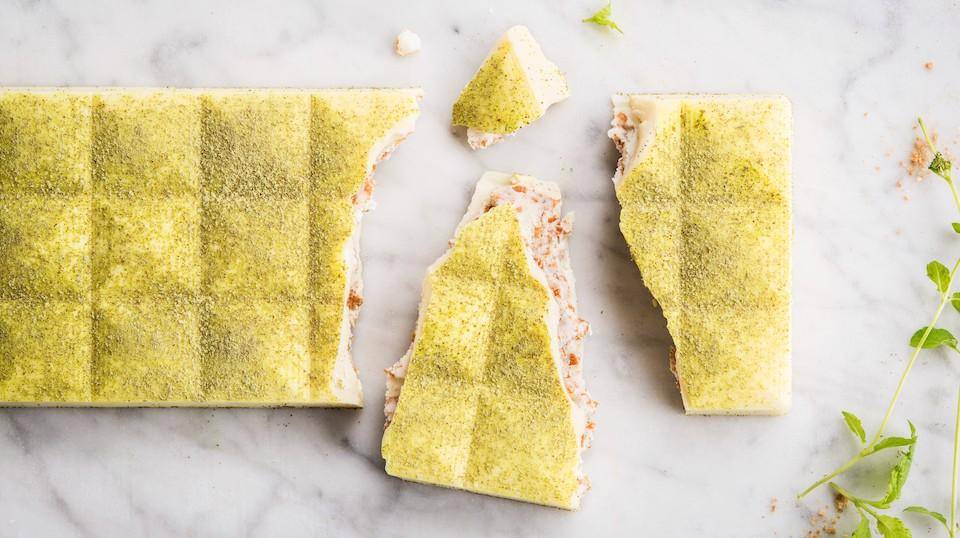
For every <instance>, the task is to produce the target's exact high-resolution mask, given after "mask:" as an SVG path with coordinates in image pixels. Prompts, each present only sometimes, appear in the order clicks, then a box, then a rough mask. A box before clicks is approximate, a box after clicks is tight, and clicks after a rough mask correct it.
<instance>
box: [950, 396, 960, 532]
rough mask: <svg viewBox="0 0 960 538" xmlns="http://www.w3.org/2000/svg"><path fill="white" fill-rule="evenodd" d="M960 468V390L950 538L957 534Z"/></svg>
mask: <svg viewBox="0 0 960 538" xmlns="http://www.w3.org/2000/svg"><path fill="white" fill-rule="evenodd" d="M958 467H960V390H958V391H957V418H956V425H955V426H954V428H953V480H952V482H953V484H952V485H951V487H950V529H949V532H950V538H954V537H955V536H956V532H957V469H958Z"/></svg>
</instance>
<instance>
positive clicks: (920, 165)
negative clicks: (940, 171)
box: [906, 128, 937, 181]
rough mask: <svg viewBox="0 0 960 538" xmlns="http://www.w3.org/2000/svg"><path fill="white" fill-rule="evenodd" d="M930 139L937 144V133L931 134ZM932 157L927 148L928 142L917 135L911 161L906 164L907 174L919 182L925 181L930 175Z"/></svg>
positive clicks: (911, 152)
mask: <svg viewBox="0 0 960 538" xmlns="http://www.w3.org/2000/svg"><path fill="white" fill-rule="evenodd" d="M914 130H916V128H914ZM930 139H931V140H933V143H934V144H936V143H937V133H935V132H931V133H930ZM931 157H933V155H931V154H930V148H929V147H928V146H927V142H926V140H924V139H923V135H920V134H915V135H914V137H913V149H911V151H910V160H909V161H907V164H906V168H907V173H908V174H910V176H911V177H913V178H914V179H916V180H917V181H923V180H924V179H925V178H926V177H927V176H928V175H930V170H929V169H927V166H928V165H929V164H930V159H931Z"/></svg>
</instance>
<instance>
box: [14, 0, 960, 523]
mask: <svg viewBox="0 0 960 538" xmlns="http://www.w3.org/2000/svg"><path fill="white" fill-rule="evenodd" d="M272 4H273V3H272V2H262V3H254V2H233V1H227V0H221V1H217V2H212V3H202V4H201V3H200V2H188V1H177V2H171V1H161V0H144V1H139V2H125V3H121V2H119V1H117V2H108V1H101V2H83V3H81V2H69V1H62V2H47V1H37V0H32V1H31V0H24V1H18V0H3V1H2V2H0V85H25V86H30V85H128V86H129V85H147V86H160V85H164V86H165V85H178V86H314V87H327V86H408V85H422V86H423V87H424V89H425V91H426V98H425V100H424V101H423V115H422V117H421V119H420V121H419V125H418V130H417V132H416V133H415V134H414V136H413V137H411V138H410V139H409V140H408V141H407V142H406V143H405V144H404V145H403V146H402V147H401V148H400V150H399V151H398V152H397V153H396V154H395V155H394V157H393V158H392V159H391V160H390V161H389V162H388V163H386V164H385V165H384V166H382V167H381V169H380V171H379V172H378V175H377V180H378V183H379V186H378V190H377V193H376V198H377V201H378V205H379V207H378V209H377V210H376V211H374V212H372V213H370V214H368V215H367V217H366V220H365V224H364V228H365V229H364V237H363V257H364V263H365V277H366V299H367V300H366V303H365V304H364V307H363V312H362V315H361V321H360V325H359V328H358V330H357V334H356V340H355V347H354V349H355V355H356V360H357V362H358V365H359V367H360V370H361V374H362V378H363V383H364V387H365V389H366V394H367V407H366V408H364V409H363V410H362V411H346V410H342V411H338V410H322V409H314V410H305V409H299V410H285V409H280V410H135V409H130V410H7V411H0V536H71V535H77V536H81V535H90V536H133V535H145V536H192V535H196V536H238V535H251V536H316V535H320V536H373V535H378V536H450V535H461V536H475V535H487V536H497V535H549V536H565V535H570V536H584V535H589V536H626V535H633V536H682V537H687V536H718V537H726V536H805V535H806V533H807V532H808V531H810V530H812V529H813V528H814V527H813V526H811V524H810V523H809V521H808V519H809V517H810V515H811V513H812V512H815V511H816V510H818V509H819V508H820V507H822V506H824V505H825V504H826V503H827V502H828V501H829V499H828V496H827V494H826V493H825V492H823V491H821V492H818V493H817V494H814V495H812V496H811V497H810V498H809V499H807V500H805V501H804V502H803V503H800V504H797V503H795V502H794V501H793V496H794V494H795V493H796V492H797V491H798V490H799V489H800V488H801V487H803V486H805V485H806V484H807V483H809V482H810V481H812V480H813V479H814V478H816V476H817V475H818V474H819V473H820V472H822V471H825V470H827V469H828V468H829V467H831V466H832V465H835V464H837V463H839V462H841V461H842V460H843V459H844V458H845V457H847V456H849V455H850V454H852V453H853V451H854V450H855V447H854V443H853V442H852V440H851V438H850V436H849V435H848V434H847V432H846V431H845V430H844V429H843V425H842V423H841V422H840V420H839V411H840V409H850V410H853V411H856V412H858V413H860V414H861V416H863V417H864V419H865V421H866V422H867V423H868V426H875V425H876V423H877V421H878V420H879V418H880V415H881V414H882V410H883V406H884V405H885V402H886V399H887V398H888V396H889V394H890V393H891V392H892V390H893V387H894V384H895V382H896V377H897V376H898V373H899V371H900V369H901V367H902V365H903V364H904V362H905V359H906V356H907V353H908V351H909V350H908V349H907V347H906V346H905V344H904V342H905V340H906V339H907V337H908V336H909V334H910V333H911V332H912V330H913V329H914V328H916V327H918V326H920V325H922V324H924V323H926V320H927V318H928V317H929V316H930V314H931V312H932V310H933V307H934V301H935V297H934V296H933V295H932V293H931V291H932V290H931V286H930V284H929V283H928V282H927V281H926V278H925V276H924V270H923V267H924V264H925V263H926V262H927V261H928V260H929V259H932V258H943V259H945V261H947V259H953V258H954V257H955V256H957V255H960V248H958V240H957V239H956V237H955V236H953V235H951V232H949V229H948V227H947V225H946V223H948V222H949V221H950V220H960V219H957V218H956V216H955V215H954V214H953V211H954V209H953V207H952V205H951V203H950V200H949V196H948V193H947V190H946V187H945V186H944V185H942V184H941V183H939V182H937V181H934V180H929V181H925V182H922V183H916V182H914V181H912V180H909V181H907V182H906V183H907V185H906V189H905V191H906V192H907V193H908V194H909V196H910V198H911V199H910V200H909V201H905V200H904V199H903V192H901V191H898V190H897V189H896V188H895V182H896V181H897V179H899V178H901V177H903V176H904V174H903V173H902V171H901V170H900V169H899V168H898V167H897V161H898V160H900V159H903V158H905V157H906V156H907V154H908V153H909V148H910V145H911V141H912V132H911V122H912V120H913V118H914V116H915V115H916V114H918V113H922V114H924V115H926V116H927V117H928V118H929V120H930V121H931V123H934V124H935V125H936V127H937V128H938V130H939V131H940V132H941V133H942V136H943V139H945V140H948V141H953V140H955V139H956V138H957V135H958V133H960V131H958V129H957V128H958V126H960V106H958V104H960V40H958V39H957V37H956V29H957V27H958V25H960V9H958V7H957V5H956V3H955V2H914V3H911V5H910V6H907V5H906V3H899V2H893V1H886V2H876V1H867V0H864V1H861V2H836V1H824V0H821V1H810V2H788V1H749V2H747V1H745V2H736V3H734V2H712V1H707V0H704V1H700V2H671V1H662V2H627V1H626V0H620V1H618V2H616V5H615V6H614V9H615V15H616V19H617V20H618V21H619V24H620V25H621V26H622V27H623V28H624V30H625V32H626V34H625V35H624V36H622V37H621V36H617V35H614V34H611V33H608V32H605V31H602V30H598V29H597V28H594V27H591V26H588V25H585V24H581V23H580V22H579V20H580V19H581V18H583V17H585V16H587V15H588V14H589V13H590V12H592V10H594V9H595V8H597V7H599V5H600V4H601V0H578V1H576V2H569V3H563V4H562V5H561V3H559V2H552V1H537V2H523V3H521V2H511V1H507V0H504V1H499V2H490V3H489V5H486V4H487V3H484V2H473V3H465V2H457V3H453V2H450V3H443V4H442V3H440V2H436V3H426V2H423V3H420V2H417V3H409V2H365V3H359V2H324V3H321V2H309V1H306V0H303V1H294V2H287V3H284V4H283V5H272ZM278 4H279V3H278ZM481 4H483V5H481ZM517 23H522V24H526V25H528V26H529V27H530V28H531V30H532V31H533V33H534V35H535V36H536V37H537V38H538V39H539V41H540V42H541V44H542V46H543V48H544V49H545V51H546V52H547V54H548V55H549V56H550V57H551V58H552V59H553V60H554V61H556V62H557V63H558V64H559V65H560V66H561V68H562V69H564V70H565V71H566V72H567V73H568V76H569V82H570V85H571V88H572V91H573V97H572V98H570V99H569V100H568V101H566V102H564V103H562V104H560V105H558V106H556V107H555V108H553V109H552V110H551V111H550V112H549V113H548V114H547V116H546V117H545V118H544V119H543V120H541V121H540V122H539V123H537V124H536V125H534V126H533V127H530V128H528V129H526V130H524V132H523V133H522V134H521V135H520V136H518V137H516V138H515V139H513V140H511V141H509V142H507V143H505V144H502V145H500V146H497V147H494V148H492V149H489V150H486V151H484V152H482V153H473V152H471V151H469V150H468V149H467V148H466V147H465V144H464V143H463V142H462V141H461V139H459V138H457V137H456V136H454V134H452V131H451V128H450V127H449V109H450V105H451V103H452V101H453V99H454V98H455V97H456V95H457V92H458V91H459V89H460V88H461V86H462V85H463V84H464V83H465V82H466V81H467V80H468V78H469V77H470V75H471V74H472V72H473V70H474V69H475V68H476V67H477V65H478V63H479V61H480V60H481V59H482V57H483V55H484V54H485V52H486V50H487V49H488V47H489V46H490V45H491V44H492V43H493V42H494V40H495V39H496V38H497V36H498V35H499V33H500V32H502V31H503V30H505V29H506V28H507V27H508V26H510V25H512V24H517ZM404 27H410V28H412V29H413V30H415V31H416V32H418V33H419V34H420V35H421V37H422V38H423V45H424V49H423V51H422V52H421V53H420V54H418V55H416V56H412V57H408V58H399V57H397V56H395V55H394V54H393V52H392V40H393V38H394V36H395V35H396V34H397V33H398V32H399V31H400V30H401V29H402V28H404ZM926 61H934V62H935V67H934V69H933V70H932V71H927V70H925V69H924V68H923V66H922V65H923V63H924V62H926ZM617 90H635V91H651V92H662V91H682V92H686V91H697V92H699V91H710V92H776V93H784V94H786V95H788V96H789V97H790V98H791V99H792V100H793V104H794V114H795V145H794V160H795V165H794V172H795V177H794V194H795V206H794V207H795V225H796V232H795V240H794V297H795V305H794V311H793V312H794V349H795V352H794V377H795V383H794V390H795V401H794V409H793V411H792V412H791V413H790V414H789V415H788V416H786V417H782V418H702V417H700V418H695V417H685V416H683V415H682V413H681V409H680V401H679V397H678V395H677V393H676V391H675V390H674V387H673V381H672V379H671V376H670V374H669V373H668V371H667V365H666V352H667V348H668V346H669V337H668V335H667V333H666V330H665V327H664V322H663V320H662V318H661V316H660V314H659V312H658V311H657V310H655V309H654V308H653V307H652V306H651V304H650V297H649V294H648V293H647V292H646V291H645V290H644V288H643V285H642V283H641V281H640V276H639V274H638V272H637V270H636V267H635V266H634V265H633V263H632V262H631V261H630V260H629V259H628V256H627V250H626V246H625V244H624V241H623V239H622V237H621V236H620V233H619V231H618V229H617V215H618V207H617V205H616V201H615V199H614V196H613V191H612V184H611V182H610V179H609V178H610V176H611V171H612V169H613V166H614V163H615V159H616V155H615V151H614V149H613V146H612V144H611V143H610V142H609V141H608V140H607V139H606V137H605V134H604V132H605V130H606V125H607V122H608V116H609V105H608V95H609V94H610V93H611V92H614V91H617ZM486 169H500V170H517V171H522V172H526V173H531V174H534V175H537V176H539V177H541V178H544V179H552V180H556V181H558V182H559V183H560V185H561V186H562V188H563V190H564V192H565V195H566V199H567V203H566V207H567V209H568V210H572V211H576V213H577V229H576V231H575V232H574V235H573V240H572V249H573V257H574V260H573V262H574V269H575V271H576V273H577V277H578V280H579V282H578V284H579V293H580V296H581V301H582V308H583V310H584V313H585V317H586V318H587V319H589V320H590V321H591V322H592V323H593V327H594V333H595V334H594V336H593V337H592V338H590V339H589V340H588V342H587V356H586V363H587V381H588V383H589V386H590V389H591V391H592V393H593V394H594V396H595V397H596V398H597V399H598V400H600V401H601V407H600V409H599V412H598V414H597V417H596V420H597V423H598V428H599V429H598V432H597V435H596V439H595V444H594V447H593V449H592V450H590V452H589V453H588V454H587V456H586V470H587V471H588V473H589V474H590V476H591V478H592V480H593V485H594V487H593V490H592V491H591V492H590V493H589V494H588V495H587V497H586V498H585V500H584V505H583V508H582V510H581V511H580V512H578V513H566V512H562V511H557V510H553V509H545V508H539V507H535V506H529V505H525V504H521V503H516V502H510V501H505V500H499V499H491V498H485V497H481V496H477V495H472V494H468V493H462V492H454V491H447V490H442V489H438V488H432V487H427V486H420V485H413V484H408V483H403V482H401V481H399V480H396V479H393V478H389V477H387V476H386V475H385V474H384V473H383V461H382V460H381V459H380V456H379V443H380V436H381V424H382V415H381V412H380V406H381V404H382V398H383V397H382V386H383V376H382V374H381V370H382V369H383V368H384V367H386V366H388V365H389V364H391V363H392V362H393V361H394V360H395V359H396V358H397V357H399V356H400V355H401V354H402V353H403V352H404V350H405V348H406V346H407V344H408V342H409V338H410V334H411V332H412V330H413V325H414V319H415V313H416V306H417V299H418V295H419V291H420V282H421V279H422V277H423V275H424V270H425V269H426V267H427V265H429V264H430V263H431V262H432V261H433V260H434V259H435V258H436V257H437V256H439V255H440V254H441V253H442V252H443V250H444V249H445V245H446V241H447V240H448V239H449V237H450V235H451V233H452V230H453V228H454V226H455V224H456V222H457V221H458V219H459V218H460V216H461V214H462V212H463V210H464V209H465V206H466V202H467V200H468V196H469V194H470V191H471V188H472V184H473V182H474V181H475V180H476V179H477V178H478V177H479V175H480V174H481V172H482V171H484V170H486ZM958 319H960V318H958V316H957V315H956V313H954V312H949V313H948V314H947V316H946V322H945V325H946V326H948V327H951V326H952V327H954V328H956V327H958V325H960V323H958ZM958 373H960V367H958V366H957V364H956V357H948V356H946V355H945V354H941V353H929V354H928V355H926V356H925V357H923V358H921V360H920V362H919V363H918V368H917V369H916V371H915V373H914V375H913V376H912V378H911V379H910V382H909V384H908V386H907V389H906V392H905V395H904V399H903V405H902V406H901V407H899V408H898V410H897V413H896V417H895V420H894V424H893V430H894V431H898V430H899V431H903V430H904V429H905V420H904V419H906V418H907V417H909V418H911V419H912V420H914V422H916V424H917V425H918V427H919V428H920V431H921V433H920V445H919V450H918V454H917V461H916V465H915V468H914V474H913V477H912V478H911V480H910V481H909V482H908V484H907V486H906V489H905V493H904V496H905V498H906V500H907V501H909V502H910V503H924V504H927V505H929V506H931V507H932V508H937V509H940V510H942V511H947V504H948V498H949V491H948V489H949V463H950V441H951V439H950V437H951V434H952V424H951V422H952V418H953V416H952V405H953V403H952V402H953V398H954V395H955V391H956V388H957V379H958ZM883 472H885V470H884V469H882V468H881V469H878V470H877V471H876V472H874V473H869V472H868V473H864V475H863V476H862V477H861V478H862V479H861V480H860V481H859V482H855V483H856V484H858V485H859V486H860V487H862V488H865V490H866V491H875V490H876V489H877V488H882V482H883V479H884V477H883V476H882V473H883ZM871 488H872V489H871ZM773 497H776V498H778V499H779V503H778V509H777V511H776V512H774V513H771V512H770V509H769V506H770V502H771V498H773ZM848 518H849V514H848V515H847V518H845V519H843V520H842V521H841V527H842V528H849V527H850V523H851V520H850V519H848ZM908 521H909V522H910V523H911V525H912V526H913V528H914V531H915V533H916V535H919V536H925V535H927V533H928V532H933V531H928V530H927V529H928V526H927V524H926V522H925V521H921V520H919V519H915V518H908Z"/></svg>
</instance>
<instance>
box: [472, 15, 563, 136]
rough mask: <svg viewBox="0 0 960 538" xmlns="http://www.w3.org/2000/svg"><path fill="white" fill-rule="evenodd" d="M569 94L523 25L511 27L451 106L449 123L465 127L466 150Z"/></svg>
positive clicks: (532, 117) (532, 118)
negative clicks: (467, 147)
mask: <svg viewBox="0 0 960 538" xmlns="http://www.w3.org/2000/svg"><path fill="white" fill-rule="evenodd" d="M569 96H570V90H569V89H568V88H567V81H566V79H565V78H564V76H563V73H561V72H560V69H559V68H558V67H557V66H556V65H554V64H553V63H552V62H550V60H548V59H547V57H546V56H544V54H543V51H542V50H541V49H540V45H539V44H538V43H537V42H536V40H534V39H533V36H532V35H531V34H530V31H529V30H527V27H526V26H514V27H512V28H510V29H509V30H507V32H506V33H505V34H504V35H503V36H502V37H501V38H500V39H499V40H498V41H497V44H496V45H495V46H494V47H493V50H491V51H490V53H489V54H488V55H487V58H486V59H485V60H484V61H483V64H482V65H481V66H480V69H479V70H478V71H477V73H476V74H475V75H474V76H473V79H472V80H471V81H470V82H469V83H468V84H467V86H466V87H465V88H464V89H463V91H462V92H461V93H460V97H459V98H458V99H457V102H456V103H454V104H453V124H454V125H460V126H463V127H466V128H467V142H468V143H469V144H470V147H471V148H473V149H481V148H486V147H489V146H491V145H493V144H496V143H497V142H500V141H501V140H503V139H504V137H506V136H508V135H512V134H514V133H515V132H517V131H518V130H520V129H521V128H522V127H524V126H526V125H529V124H530V123H533V122H534V121H536V120H537V119H539V118H540V116H543V114H544V113H545V112H546V111H547V108H549V107H550V105H552V104H554V103H558V102H560V101H563V100H564V99H566V98H567V97H569Z"/></svg>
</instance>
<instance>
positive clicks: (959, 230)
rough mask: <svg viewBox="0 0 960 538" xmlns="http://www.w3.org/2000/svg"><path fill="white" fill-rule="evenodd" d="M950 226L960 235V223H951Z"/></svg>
mask: <svg viewBox="0 0 960 538" xmlns="http://www.w3.org/2000/svg"><path fill="white" fill-rule="evenodd" d="M950 226H953V231H955V232H957V233H958V234H960V222H953V223H950Z"/></svg>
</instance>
